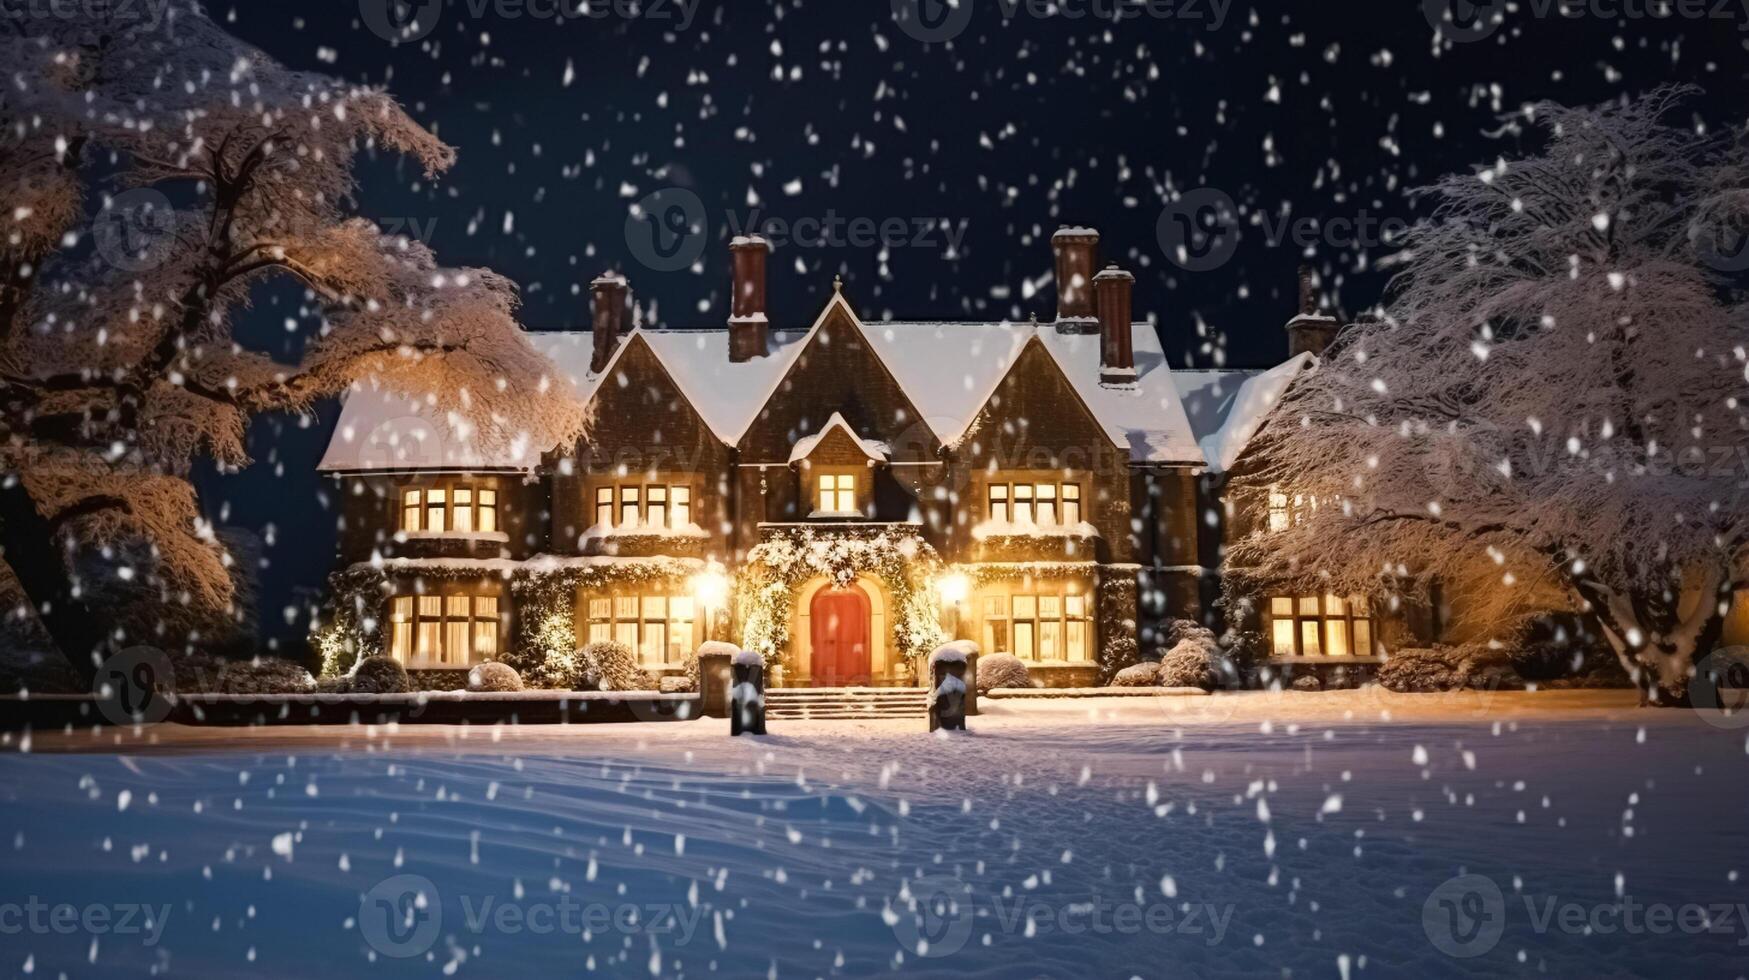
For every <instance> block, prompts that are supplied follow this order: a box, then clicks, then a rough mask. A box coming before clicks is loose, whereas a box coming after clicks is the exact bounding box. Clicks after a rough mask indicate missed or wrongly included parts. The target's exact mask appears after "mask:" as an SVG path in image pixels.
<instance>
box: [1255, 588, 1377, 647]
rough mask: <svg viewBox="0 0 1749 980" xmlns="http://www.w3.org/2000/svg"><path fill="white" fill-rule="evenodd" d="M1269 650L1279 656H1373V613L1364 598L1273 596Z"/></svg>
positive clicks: (1269, 617) (1270, 604) (1269, 618)
mask: <svg viewBox="0 0 1749 980" xmlns="http://www.w3.org/2000/svg"><path fill="white" fill-rule="evenodd" d="M1267 618H1268V620H1269V639H1270V651H1271V653H1272V655H1274V656H1277V657H1321V656H1323V657H1371V656H1376V655H1377V654H1378V650H1377V648H1376V647H1375V646H1374V642H1373V629H1372V610H1371V608H1370V607H1369V606H1368V605H1367V603H1366V601H1365V600H1363V599H1344V598H1343V597H1341V596H1336V595H1323V596H1315V595H1313V596H1296V597H1289V596H1274V597H1272V598H1271V599H1270V600H1269V615H1268V617H1267Z"/></svg>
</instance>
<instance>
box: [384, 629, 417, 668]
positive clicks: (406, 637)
mask: <svg viewBox="0 0 1749 980" xmlns="http://www.w3.org/2000/svg"><path fill="white" fill-rule="evenodd" d="M412 654H413V624H412V623H410V622H407V623H390V624H389V656H391V657H394V658H395V659H396V660H399V661H401V662H402V663H406V662H407V658H408V657H410V656H412Z"/></svg>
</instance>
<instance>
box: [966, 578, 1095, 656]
mask: <svg viewBox="0 0 1749 980" xmlns="http://www.w3.org/2000/svg"><path fill="white" fill-rule="evenodd" d="M982 609H983V613H984V647H985V649H987V650H990V651H992V652H995V653H1012V654H1014V655H1015V656H1016V657H1019V658H1021V659H1022V660H1032V661H1052V662H1059V663H1060V662H1063V661H1069V662H1074V663H1084V662H1087V661H1089V660H1091V659H1092V649H1093V621H1092V617H1091V616H1089V615H1088V602H1087V596H1086V594H1085V593H1083V592H1082V591H1081V590H1080V587H1079V586H1078V585H1075V584H1073V583H1071V584H1068V585H1066V586H1064V587H1062V588H1060V589H1053V590H1051V591H1040V590H1036V589H1035V590H1032V591H1026V592H1016V593H1014V594H1012V595H986V596H985V597H984V598H983V601H982Z"/></svg>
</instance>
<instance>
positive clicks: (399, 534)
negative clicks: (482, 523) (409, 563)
mask: <svg viewBox="0 0 1749 980" xmlns="http://www.w3.org/2000/svg"><path fill="white" fill-rule="evenodd" d="M395 541H396V543H398V544H405V543H406V542H408V541H493V542H496V543H498V544H509V543H510V535H509V534H507V533H505V532H503V531H396V532H395Z"/></svg>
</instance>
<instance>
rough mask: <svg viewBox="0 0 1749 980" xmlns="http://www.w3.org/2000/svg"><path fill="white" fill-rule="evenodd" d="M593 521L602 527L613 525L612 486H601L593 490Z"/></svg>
mask: <svg viewBox="0 0 1749 980" xmlns="http://www.w3.org/2000/svg"><path fill="white" fill-rule="evenodd" d="M595 523H596V524H597V525H599V526H601V527H604V528H607V527H612V526H613V488H612V487H602V488H600V489H598V490H596V491H595Z"/></svg>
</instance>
